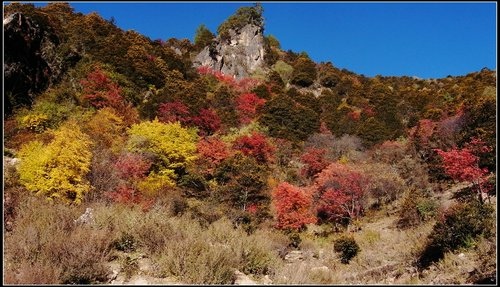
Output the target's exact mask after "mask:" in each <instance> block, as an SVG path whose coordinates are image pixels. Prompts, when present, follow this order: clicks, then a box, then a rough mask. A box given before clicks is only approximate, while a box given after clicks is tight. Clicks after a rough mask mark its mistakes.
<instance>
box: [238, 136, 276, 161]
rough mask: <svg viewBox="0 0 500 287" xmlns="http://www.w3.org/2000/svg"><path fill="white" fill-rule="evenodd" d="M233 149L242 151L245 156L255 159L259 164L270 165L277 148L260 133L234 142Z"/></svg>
mask: <svg viewBox="0 0 500 287" xmlns="http://www.w3.org/2000/svg"><path fill="white" fill-rule="evenodd" d="M233 148H234V149H235V150H239V151H241V152H242V153H243V154H244V155H247V156H252V157H254V158H255V159H256V160H257V162H258V163H268V162H271V161H272V160H273V158H274V156H273V153H274V150H275V148H274V147H273V146H272V145H271V144H270V143H269V142H268V140H267V139H266V137H265V136H264V135H263V134H261V133H258V132H253V133H252V134H250V135H244V136H242V137H240V138H238V139H237V140H236V141H235V142H234V144H233Z"/></svg>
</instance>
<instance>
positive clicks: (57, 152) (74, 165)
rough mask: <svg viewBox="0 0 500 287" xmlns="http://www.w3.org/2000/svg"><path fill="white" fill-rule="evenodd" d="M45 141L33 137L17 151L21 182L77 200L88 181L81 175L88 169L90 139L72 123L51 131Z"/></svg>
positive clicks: (69, 200) (35, 189) (43, 192)
mask: <svg viewBox="0 0 500 287" xmlns="http://www.w3.org/2000/svg"><path fill="white" fill-rule="evenodd" d="M53 136H54V139H53V140H52V142H50V143H49V144H48V145H44V144H42V143H41V142H38V141H33V142H30V143H28V144H26V145H24V146H23V147H22V148H21V150H20V151H19V157H20V159H21V162H20V164H19V176H20V181H21V183H22V184H23V185H24V186H25V187H26V188H27V189H28V190H29V191H32V192H35V193H36V194H37V195H45V196H47V197H48V198H49V199H60V200H62V201H64V202H66V203H74V204H80V203H81V201H82V199H83V196H84V194H85V193H86V192H87V191H89V189H90V185H89V184H88V182H87V180H86V179H85V176H86V174H87V173H88V172H89V170H90V162H91V159H92V153H91V152H90V148H91V144H92V142H91V140H90V138H89V137H88V136H87V135H86V134H84V133H83V132H82V131H81V130H80V128H79V127H78V125H77V124H76V123H68V124H66V125H63V126H61V127H60V128H59V129H58V130H56V131H54V132H53Z"/></svg>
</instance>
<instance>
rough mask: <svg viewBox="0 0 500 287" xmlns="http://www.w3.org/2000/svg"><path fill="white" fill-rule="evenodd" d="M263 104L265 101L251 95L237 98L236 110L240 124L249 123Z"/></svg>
mask: <svg viewBox="0 0 500 287" xmlns="http://www.w3.org/2000/svg"><path fill="white" fill-rule="evenodd" d="M265 103H266V100H264V99H261V98H259V97H258V96H257V95H256V94H253V93H248V94H242V95H240V96H239V97H237V98H236V109H237V111H238V116H239V117H240V122H241V123H242V124H248V123H250V122H251V121H252V120H253V119H254V118H255V116H256V115H257V111H259V109H261V108H262V107H263V106H264V104H265Z"/></svg>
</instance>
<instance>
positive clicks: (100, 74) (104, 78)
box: [80, 66, 139, 125]
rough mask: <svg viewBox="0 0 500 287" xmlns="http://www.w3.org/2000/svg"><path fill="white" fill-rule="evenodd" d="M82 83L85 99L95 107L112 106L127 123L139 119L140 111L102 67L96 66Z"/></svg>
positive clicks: (129, 123)
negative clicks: (124, 96) (126, 99)
mask: <svg viewBox="0 0 500 287" xmlns="http://www.w3.org/2000/svg"><path fill="white" fill-rule="evenodd" d="M80 83H81V84H82V86H83V100H84V101H87V102H88V103H89V104H90V105H91V106H93V107H95V108H98V109H100V108H104V107H110V108H113V109H114V110H115V111H116V112H117V114H118V115H120V116H122V117H123V119H124V121H125V123H126V124H127V125H131V124H132V123H136V122H137V121H138V117H139V115H138V112H137V110H136V109H135V108H134V107H133V106H132V105H131V104H130V103H127V102H126V101H125V99H124V98H123V97H122V96H121V88H120V86H119V85H118V84H117V83H115V82H114V81H113V80H112V79H111V78H110V77H109V76H108V75H107V74H106V73H105V72H104V71H103V70H102V68H101V67H99V66H96V67H95V69H94V70H93V71H92V72H90V73H89V74H88V75H87V77H86V78H85V79H82V80H81V81H80Z"/></svg>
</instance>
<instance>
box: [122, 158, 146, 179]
mask: <svg viewBox="0 0 500 287" xmlns="http://www.w3.org/2000/svg"><path fill="white" fill-rule="evenodd" d="M150 167H151V161H149V160H147V159H146V158H144V157H143V156H141V155H138V154H134V153H126V154H124V155H122V156H120V158H118V160H117V161H116V163H115V169H116V171H117V172H118V174H119V176H120V177H121V178H122V179H139V178H144V177H145V176H146V175H147V173H148V171H149V168H150Z"/></svg>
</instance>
